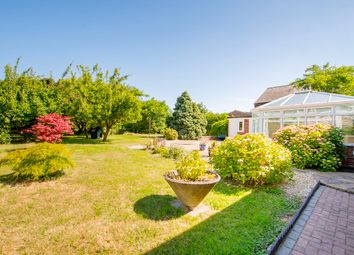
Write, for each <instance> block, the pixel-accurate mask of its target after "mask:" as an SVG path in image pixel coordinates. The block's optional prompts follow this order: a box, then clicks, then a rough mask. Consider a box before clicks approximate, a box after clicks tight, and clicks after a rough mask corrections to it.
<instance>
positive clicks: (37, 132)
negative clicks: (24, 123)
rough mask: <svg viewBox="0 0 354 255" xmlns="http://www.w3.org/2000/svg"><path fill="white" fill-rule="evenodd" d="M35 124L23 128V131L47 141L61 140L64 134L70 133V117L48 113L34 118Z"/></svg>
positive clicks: (55, 141)
mask: <svg viewBox="0 0 354 255" xmlns="http://www.w3.org/2000/svg"><path fill="white" fill-rule="evenodd" d="M36 120H37V121H38V123H37V124H34V125H33V126H32V127H31V128H29V129H25V130H24V132H25V133H29V134H33V135H34V136H36V138H37V139H38V140H39V141H42V142H48V143H57V142H61V140H62V137H63V135H64V134H69V135H72V134H73V131H72V124H71V122H70V117H67V116H62V115H60V114H56V113H50V114H47V115H44V116H40V117H38V118H36Z"/></svg>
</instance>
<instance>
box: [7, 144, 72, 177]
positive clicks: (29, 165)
mask: <svg viewBox="0 0 354 255" xmlns="http://www.w3.org/2000/svg"><path fill="white" fill-rule="evenodd" d="M1 165H10V166H11V169H12V170H13V172H14V173H13V175H14V177H16V178H19V179H25V180H43V179H49V178H51V177H54V176H56V175H58V174H60V173H63V171H64V170H65V169H67V168H70V167H73V166H74V163H73V162H72V161H71V159H70V153H69V151H68V150H67V149H66V147H65V146H64V145H61V144H49V143H40V144H37V145H35V146H33V147H30V148H27V149H21V150H15V151H12V152H9V153H8V154H7V155H6V156H5V157H4V158H2V159H1V160H0V166H1Z"/></svg>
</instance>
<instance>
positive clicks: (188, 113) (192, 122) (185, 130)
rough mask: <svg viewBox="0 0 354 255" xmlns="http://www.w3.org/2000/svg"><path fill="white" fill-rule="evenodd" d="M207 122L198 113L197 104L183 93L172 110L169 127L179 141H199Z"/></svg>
mask: <svg viewBox="0 0 354 255" xmlns="http://www.w3.org/2000/svg"><path fill="white" fill-rule="evenodd" d="M206 125H207V121H206V119H205V117H204V115H203V114H202V112H201V111H200V107H199V105H198V104H196V103H195V102H193V101H192V99H191V97H190V96H189V94H188V93H187V92H186V91H185V92H183V93H182V95H181V96H180V97H178V98H177V102H176V105H175V108H174V112H173V114H172V118H171V127H172V128H174V129H175V130H177V132H178V135H179V137H180V138H181V139H199V138H200V137H201V136H202V135H203V134H205V131H206V130H205V127H206Z"/></svg>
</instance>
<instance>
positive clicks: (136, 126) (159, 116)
mask: <svg viewBox="0 0 354 255" xmlns="http://www.w3.org/2000/svg"><path fill="white" fill-rule="evenodd" d="M170 115H171V113H170V109H169V107H168V106H167V104H166V103H165V101H158V100H156V99H155V98H151V99H149V100H147V101H144V102H143V105H142V110H141V116H142V119H141V120H140V121H138V122H137V123H129V124H128V125H125V129H126V130H128V131H131V132H136V133H149V134H150V133H161V132H163V131H164V130H165V128H166V121H167V118H168V117H169V116H170Z"/></svg>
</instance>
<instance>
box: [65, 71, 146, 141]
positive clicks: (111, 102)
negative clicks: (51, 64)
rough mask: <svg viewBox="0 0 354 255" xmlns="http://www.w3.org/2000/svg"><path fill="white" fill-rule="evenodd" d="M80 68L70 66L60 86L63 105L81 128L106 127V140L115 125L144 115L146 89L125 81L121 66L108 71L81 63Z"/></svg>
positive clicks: (138, 118)
mask: <svg viewBox="0 0 354 255" xmlns="http://www.w3.org/2000/svg"><path fill="white" fill-rule="evenodd" d="M77 69H78V74H75V73H74V72H72V71H71V70H70V67H69V68H68V70H67V71H66V72H65V73H64V75H63V76H64V77H63V79H62V80H61V81H60V82H59V84H60V86H58V87H59V89H60V90H61V91H62V97H63V100H62V102H63V104H62V109H63V111H64V112H65V113H66V114H67V115H70V116H72V117H73V122H74V123H75V125H76V126H77V128H78V129H79V131H80V130H81V131H83V132H85V133H86V134H87V132H88V130H89V129H90V128H92V127H97V126H100V127H103V128H104V134H103V140H104V141H106V140H107V137H108V135H109V133H110V131H111V130H112V128H113V127H121V126H122V125H124V124H126V123H132V122H136V121H139V120H140V119H141V104H142V103H141V100H140V97H141V96H142V95H143V93H142V92H141V91H139V90H138V89H137V88H135V87H132V86H129V85H127V84H126V83H125V82H126V80H127V78H128V76H124V75H121V74H120V71H119V70H118V69H115V70H114V72H113V74H112V75H109V72H104V71H102V69H101V68H100V67H99V66H98V65H95V66H94V67H93V68H89V67H86V66H82V65H80V66H77Z"/></svg>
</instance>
